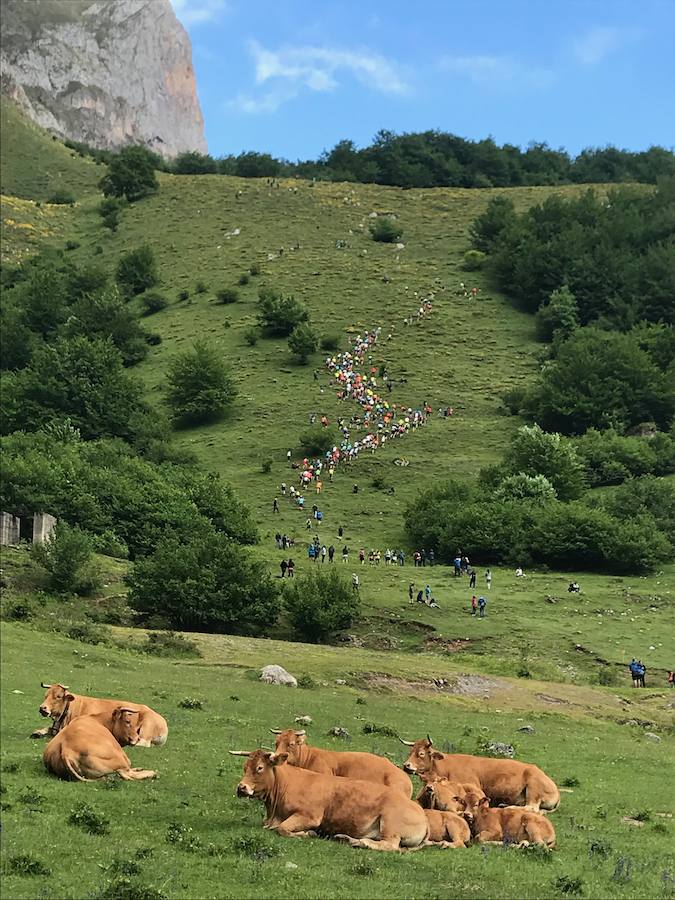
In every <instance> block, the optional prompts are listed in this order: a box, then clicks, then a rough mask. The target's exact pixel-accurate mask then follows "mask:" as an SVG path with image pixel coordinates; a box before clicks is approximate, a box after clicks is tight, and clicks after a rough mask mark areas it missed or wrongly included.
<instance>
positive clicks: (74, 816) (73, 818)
mask: <svg viewBox="0 0 675 900" xmlns="http://www.w3.org/2000/svg"><path fill="white" fill-rule="evenodd" d="M68 822H69V823H70V824H71V825H75V826H76V827H77V828H82V830H83V831H87V832H89V834H97V835H103V834H108V832H109V831H110V822H109V821H108V819H107V818H106V817H105V816H104V815H102V814H101V813H98V812H96V810H95V809H93V808H92V807H91V806H89V804H88V803H85V802H81V803H78V804H77V805H76V806H74V807H73V809H72V810H71V812H70V815H69V816H68Z"/></svg>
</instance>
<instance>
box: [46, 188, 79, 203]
mask: <svg viewBox="0 0 675 900" xmlns="http://www.w3.org/2000/svg"><path fill="white" fill-rule="evenodd" d="M47 203H53V204H54V205H58V206H70V205H71V204H73V203H75V197H74V196H73V195H72V194H71V193H70V191H67V190H65V189H64V188H58V189H57V190H55V191H54V193H53V194H52V195H51V197H50V198H49V199H48V200H47Z"/></svg>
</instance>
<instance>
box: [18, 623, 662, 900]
mask: <svg viewBox="0 0 675 900" xmlns="http://www.w3.org/2000/svg"><path fill="white" fill-rule="evenodd" d="M203 643H204V645H206V644H207V643H208V644H209V645H210V650H207V653H208V656H207V657H206V658H205V659H204V660H200V661H197V662H185V663H177V662H167V661H162V660H156V661H155V660H144V659H142V658H141V657H138V656H136V655H134V654H132V653H124V652H120V651H111V650H107V649H101V648H86V649H85V648H83V647H82V645H78V644H75V643H73V642H72V641H68V640H66V639H63V638H60V637H57V638H56V639H54V638H53V637H48V636H46V635H44V634H40V633H37V632H33V631H31V630H30V629H29V628H26V627H25V626H7V625H4V626H3V645H4V654H3V655H4V664H5V667H6V668H5V678H4V686H3V696H4V702H3V726H2V738H3V742H2V746H3V757H2V766H3V776H2V777H3V784H4V786H5V787H6V792H5V793H4V794H3V798H2V799H3V806H4V813H3V823H4V834H5V837H4V840H3V853H4V854H5V856H6V858H7V857H10V856H12V855H13V854H16V853H26V852H31V853H32V854H34V856H36V857H37V858H38V859H40V860H41V861H42V862H43V863H44V864H46V865H47V866H49V867H50V868H51V869H52V875H51V877H50V878H49V879H46V878H39V877H19V876H9V877H6V878H5V881H4V894H5V896H12V897H26V898H28V897H34V896H36V895H37V894H39V893H41V892H42V891H43V890H48V891H49V893H50V895H51V896H58V897H81V896H85V895H86V896H93V895H94V892H95V891H97V890H100V889H101V888H102V887H103V886H104V884H105V883H106V882H107V881H108V880H109V879H110V871H109V866H110V865H111V864H112V863H113V860H114V858H118V859H121V860H123V861H129V860H133V858H134V854H135V852H136V851H137V850H138V849H139V848H152V852H151V855H150V856H149V857H148V858H147V859H146V860H145V861H142V862H140V863H139V865H140V868H141V874H140V875H135V876H132V878H131V880H132V882H143V883H146V884H151V885H153V886H154V887H156V888H160V889H162V890H163V891H164V892H165V894H166V895H167V896H170V897H181V896H182V897H320V896H326V895H330V896H334V897H425V898H429V897H432V898H435V897H439V898H441V897H555V896H559V892H558V890H557V889H556V888H555V886H554V883H555V881H556V879H558V878H560V877H561V876H568V877H570V878H581V879H582V882H583V891H584V895H585V896H593V897H606V896H613V897H646V896H650V897H661V896H670V895H671V893H672V882H671V881H670V878H671V873H672V871H673V865H674V864H675V859H673V855H672V844H671V843H670V841H669V835H670V837H671V838H672V827H673V826H672V821H671V820H670V819H668V818H662V817H661V816H659V815H657V814H658V813H670V812H672V796H671V797H670V798H669V797H668V796H667V794H664V786H665V784H666V781H667V777H668V773H669V772H670V774H671V775H672V754H671V749H672V748H671V747H670V746H669V744H668V742H667V738H665V737H664V740H663V741H662V742H660V743H652V742H650V741H649V740H648V739H646V738H645V737H644V735H643V734H642V733H641V732H638V731H637V730H635V729H632V728H630V727H629V726H619V725H617V724H614V723H612V722H610V721H606V720H604V718H603V714H608V713H615V712H616V711H617V708H618V707H619V706H620V704H619V703H618V701H617V699H616V697H615V695H614V693H613V692H612V691H611V690H596V691H594V692H592V694H593V698H592V699H593V703H594V704H595V705H596V708H595V714H596V719H595V721H594V723H593V727H592V728H589V727H588V720H587V719H585V718H584V715H585V714H584V713H583V712H582V711H580V710H579V708H578V707H575V706H573V705H569V706H567V705H561V704H558V705H553V706H551V707H550V708H549V709H547V710H543V709H540V708H535V709H534V710H529V711H528V712H524V711H523V709H522V708H521V704H520V701H519V695H520V692H521V691H522V690H523V688H522V685H517V686H516V687H515V689H514V691H515V696H514V697H511V696H510V695H509V691H508V690H507V689H503V690H501V691H498V692H497V693H496V694H495V696H494V697H493V698H488V699H480V700H476V699H474V698H463V697H453V696H445V695H438V694H432V693H426V692H424V691H423V690H420V689H416V690H414V691H413V693H412V694H411V695H408V694H406V693H403V692H400V691H397V692H396V693H389V692H386V691H382V692H377V691H375V690H369V689H364V688H363V686H362V684H361V682H360V680H359V678H358V675H356V674H352V673H356V672H358V670H360V667H361V666H362V665H365V666H371V665H378V664H379V660H376V659H375V655H374V654H372V653H371V654H369V656H368V658H367V659H366V658H364V657H363V654H359V653H358V652H356V653H355V652H353V651H348V650H328V649H322V648H316V647H307V646H305V645H295V646H293V647H290V646H289V645H287V644H281V645H280V644H277V643H275V642H268V641H253V640H250V639H236V638H216V639H213V640H208V639H204V641H203ZM272 661H275V662H281V663H286V664H287V665H288V666H289V668H291V669H292V671H294V672H296V673H300V672H302V671H311V672H312V674H313V676H314V677H315V678H316V679H325V682H326V685H325V686H324V687H319V688H317V689H314V690H303V689H298V690H289V689H283V688H273V687H268V686H264V685H262V684H260V683H259V682H257V680H256V675H255V671H254V670H255V669H257V668H258V666H259V665H260V664H261V663H263V662H272ZM382 667H383V671H389V672H392V673H393V674H398V675H399V676H401V677H403V676H408V675H409V667H410V657H409V656H406V655H402V656H399V655H396V654H386V655H385V654H383V655H382ZM448 674H449V675H451V674H452V672H450V673H448V672H446V675H448ZM335 677H342V678H345V679H346V680H347V681H348V684H347V685H345V686H339V685H336V684H334V679H335ZM57 678H58V679H62V680H64V681H66V683H69V684H70V685H71V686H76V687H78V688H79V689H81V690H87V691H91V692H93V693H102V694H108V695H113V696H122V697H126V696H133V697H139V698H142V699H144V700H147V701H148V702H150V703H152V704H153V705H154V706H156V707H157V708H158V709H159V710H161V711H162V712H163V713H164V714H165V715H166V716H167V717H168V719H169V722H170V735H169V742H168V744H167V745H166V747H165V748H162V749H161V750H131V754H130V755H131V757H132V759H133V761H134V763H135V764H136V765H142V766H150V767H156V768H157V769H158V770H159V771H160V779H159V780H158V781H157V782H154V783H147V782H146V783H139V784H121V785H119V784H118V785H116V788H117V789H115V790H111V789H109V787H110V786H109V785H105V784H103V785H78V784H68V783H62V782H58V781H56V780H52V779H50V778H48V777H47V775H46V774H45V773H44V771H43V770H42V765H41V761H40V756H41V752H42V745H41V744H37V743H32V742H30V741H29V740H27V738H26V735H27V734H28V733H29V732H30V731H31V730H32V728H34V727H35V726H36V724H37V723H38V722H39V719H38V718H37V705H38V703H39V700H40V698H41V692H40V690H39V687H38V682H39V680H40V679H57ZM353 685H356V687H354V686H353ZM506 685H507V688H508V686H509V683H506ZM535 689H543V690H545V691H548V692H550V691H553V692H558V691H559V686H557V685H531V686H527V690H528V691H529V690H535ZM15 691H22V692H23V693H14V692H15ZM186 697H197V698H199V699H201V700H202V701H203V703H204V709H203V710H202V711H189V710H184V709H180V708H178V703H179V701H180V700H182V699H183V698H186ZM357 697H358V698H362V699H363V700H365V705H364V704H363V703H361V704H357V702H356V701H357ZM667 701H668V697H667V693H666V692H665V691H663V692H661V693H660V695H659V696H658V697H656V698H652V700H649V701H646V703H647V706H648V707H650V708H654V709H657V708H658V710H659V712H658V715H659V716H661V717H663V716H665V715H666V713H665V712H663V710H664V708H665V704H666V702H667ZM641 707H642V704H640V707H639V708H640V709H641ZM634 712H635V707H633V713H634ZM299 714H309V715H311V716H312V717H313V719H314V724H313V726H312V727H311V729H310V734H311V737H312V739H313V740H314V741H315V742H316V743H317V744H319V745H322V746H344V745H342V744H340V743H339V742H337V741H335V740H333V739H330V738H327V737H326V736H325V735H326V732H327V730H328V729H329V728H330V727H332V726H333V725H336V724H339V725H342V726H343V727H346V728H347V729H348V730H349V731H350V733H351V735H352V738H353V739H352V741H351V742H350V743H349V745H348V746H349V747H351V748H354V749H363V750H373V751H376V752H379V753H384V754H387V755H389V756H391V758H392V759H394V760H396V761H401V760H402V759H403V758H404V755H405V754H404V753H403V752H402V749H403V748H401V746H400V744H399V743H398V741H397V740H396V738H393V737H386V736H381V735H377V734H376V735H364V734H363V733H362V729H363V726H364V724H365V723H366V722H375V723H377V724H380V725H387V726H389V727H390V728H393V729H396V730H397V731H398V732H399V733H400V734H401V735H402V736H406V737H413V736H417V735H420V734H423V733H426V732H427V731H431V732H432V733H433V736H434V738H435V741H436V743H437V744H438V745H439V746H446V747H447V746H449V744H448V742H452V744H453V745H454V746H455V747H456V748H457V749H459V750H465V751H466V750H468V751H472V750H475V748H476V745H477V742H478V741H479V740H480V739H490V740H502V741H508V742H513V743H514V744H515V745H516V748H517V753H518V756H519V757H520V758H526V759H530V760H532V761H535V762H537V763H539V764H541V765H542V766H543V767H544V768H545V769H546V770H547V771H549V772H550V773H551V775H552V776H553V777H554V778H556V779H557V780H558V781H559V782H562V781H564V780H565V779H576V781H578V785H576V784H575V786H574V787H573V788H572V789H571V790H568V791H566V792H565V793H563V799H562V805H561V808H560V810H559V811H558V812H557V813H555V814H554V816H553V819H554V823H555V826H556V829H557V832H558V839H559V845H560V850H559V852H558V853H556V854H554V855H553V857H552V858H550V859H549V860H547V861H540V860H539V859H537V858H535V857H530V856H528V855H525V854H522V853H517V852H515V851H505V850H500V849H498V848H489V849H488V848H486V849H480V848H478V847H473V848H470V849H469V850H466V851H457V852H452V851H447V852H441V851H435V850H430V851H426V852H424V853H419V854H413V855H410V856H403V857H400V856H397V855H391V856H390V855H385V854H382V855H364V854H360V853H356V852H355V851H353V850H351V849H349V848H344V847H341V846H336V845H333V844H330V843H327V842H324V841H292V840H282V839H281V838H276V837H274V836H272V835H268V836H266V835H264V833H263V832H262V831H261V830H260V824H261V821H262V817H263V811H262V808H261V807H260V806H259V805H257V804H255V803H250V804H249V803H246V802H245V801H241V800H237V799H236V798H235V796H234V789H235V785H236V782H237V780H238V778H239V773H240V771H241V761H239V760H237V759H234V758H231V757H228V755H227V749H228V748H231V747H237V748H246V749H248V748H250V747H252V746H256V745H259V744H265V743H269V741H270V739H271V738H270V735H269V733H268V732H267V728H268V727H270V726H271V727H274V726H280V725H284V724H285V723H288V722H292V721H293V717H294V716H296V715H299ZM643 715H644V713H643ZM523 723H528V724H532V725H533V726H534V727H535V734H532V735H524V734H519V733H518V731H517V729H518V728H519V727H521V726H522V724H523ZM31 794H33V796H32V797H31ZM35 794H37V795H38V796H37V798H36V797H35ZM81 800H86V801H87V803H89V804H90V805H91V806H92V807H93V808H94V809H95V810H96V811H97V812H99V813H101V814H103V815H105V816H106V817H107V818H108V819H109V820H110V822H111V828H110V835H109V836H107V837H105V838H101V837H96V836H92V835H89V834H85V833H84V832H82V831H81V830H79V829H77V828H76V827H74V826H73V825H70V824H68V822H67V820H68V816H69V814H70V811H71V809H72V808H73V807H74V806H75V804H76V803H77V802H78V801H81ZM134 801H135V802H134ZM638 812H646V813H647V814H648V815H649V821H647V823H646V824H645V825H644V826H643V827H633V826H630V825H628V824H625V823H622V822H621V817H622V816H624V815H626V814H630V813H638ZM173 822H178V823H180V824H182V825H183V826H185V827H186V828H190V829H192V836H193V837H194V836H196V837H198V838H199V839H200V840H201V842H202V844H208V843H211V844H213V845H215V848H216V852H217V854H218V855H216V856H210V855H208V851H204V849H201V850H198V851H197V852H193V853H188V852H185V851H183V850H181V849H180V847H177V846H176V845H173V844H169V843H167V840H166V836H167V829H168V826H169V824H170V823H173ZM55 834H58V835H59V836H60V840H58V841H55V840H54V835H55ZM240 838H248V839H249V840H250V839H251V838H253V839H254V840H255V839H256V838H260V839H261V840H262V842H263V850H264V848H268V847H269V848H271V851H270V852H271V853H272V854H278V855H273V856H272V858H269V859H262V860H260V859H254V858H251V854H254V853H255V852H256V850H259V849H260V848H259V846H255V845H254V846H253V847H251V845H250V843H249V845H247V846H245V847H244V849H242V846H241V845H240V844H239V843H238V842H239V839H240ZM74 845H76V846H77V860H78V862H77V866H76V867H74V866H73V865H72V862H73V860H72V857H71V855H70V854H69V853H67V852H64V848H66V847H69V846H74ZM594 845H595V848H596V849H595V851H593V850H592V847H593V846H594ZM598 845H600V846H599V850H598ZM211 852H214V851H213V850H212V851H211ZM288 864H292V866H290V867H289V865H288ZM296 867H297V868H296ZM626 871H628V877H627V879H625V880H624V879H623V877H622V873H625V872H626ZM327 879H329V881H328V880H327ZM669 892H670V893H669Z"/></svg>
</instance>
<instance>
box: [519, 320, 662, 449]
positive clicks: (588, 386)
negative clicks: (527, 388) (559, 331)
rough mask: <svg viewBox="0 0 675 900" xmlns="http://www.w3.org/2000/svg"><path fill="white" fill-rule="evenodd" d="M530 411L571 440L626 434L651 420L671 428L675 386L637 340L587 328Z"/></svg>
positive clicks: (551, 368) (551, 369) (545, 378)
mask: <svg viewBox="0 0 675 900" xmlns="http://www.w3.org/2000/svg"><path fill="white" fill-rule="evenodd" d="M526 407H527V409H528V412H529V414H530V415H531V416H532V417H533V418H534V419H536V421H538V422H540V423H541V425H543V426H544V427H545V428H550V429H553V430H557V431H562V432H563V433H565V434H583V432H584V431H586V430H587V429H588V428H598V429H601V430H604V429H607V428H615V429H616V430H617V431H619V432H623V431H625V430H626V429H627V428H630V427H632V426H634V425H638V424H639V423H640V422H645V421H649V420H653V421H655V422H656V423H657V424H658V425H659V426H661V427H663V428H667V427H668V426H669V425H670V423H671V422H672V420H673V415H674V414H675V381H674V380H673V379H672V377H670V376H669V374H668V373H664V372H662V371H661V370H660V369H659V368H658V367H657V366H656V365H655V363H654V362H653V361H652V359H651V357H650V356H649V354H648V353H647V351H645V350H642V349H641V348H640V347H639V345H638V341H637V339H636V338H635V337H634V336H633V335H631V334H619V333H617V332H607V331H600V330H598V329H595V328H582V329H579V330H578V331H576V332H575V333H574V334H573V335H572V337H570V338H569V340H567V341H566V342H565V343H564V344H563V345H562V346H561V347H560V350H559V352H558V356H557V358H556V359H555V360H554V361H553V362H551V363H550V364H549V365H548V366H547V367H546V368H545V369H544V371H543V373H542V375H541V378H540V380H539V383H538V384H537V385H535V386H534V388H533V389H532V391H531V393H530V394H529V397H528V400H527V403H526Z"/></svg>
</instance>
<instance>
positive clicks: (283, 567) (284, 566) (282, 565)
mask: <svg viewBox="0 0 675 900" xmlns="http://www.w3.org/2000/svg"><path fill="white" fill-rule="evenodd" d="M279 568H280V569H281V577H282V578H283V577H284V576H285V574H286V569H287V568H288V563H287V562H286V560H285V559H282V560H281V562H280V563H279Z"/></svg>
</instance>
